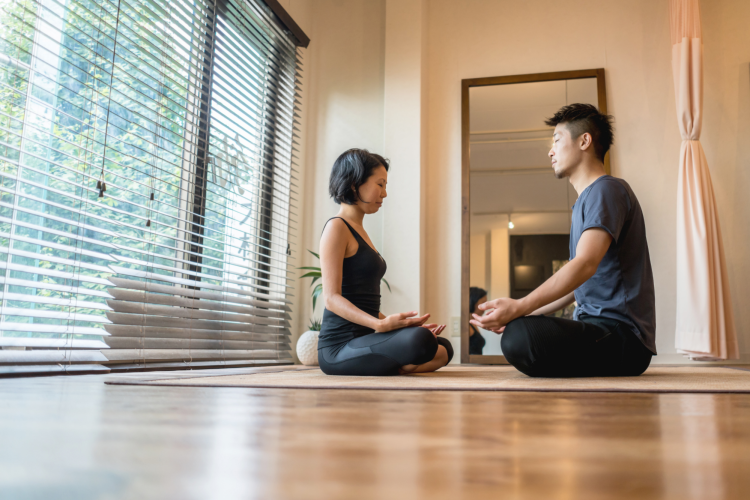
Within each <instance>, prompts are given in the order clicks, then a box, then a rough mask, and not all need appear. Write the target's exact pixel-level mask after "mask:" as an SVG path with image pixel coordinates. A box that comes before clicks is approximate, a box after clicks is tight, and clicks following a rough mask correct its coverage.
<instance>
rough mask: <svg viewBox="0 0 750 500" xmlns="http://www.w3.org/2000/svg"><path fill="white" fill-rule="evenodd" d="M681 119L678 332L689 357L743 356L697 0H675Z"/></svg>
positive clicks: (673, 29)
mask: <svg viewBox="0 0 750 500" xmlns="http://www.w3.org/2000/svg"><path fill="white" fill-rule="evenodd" d="M669 11H670V12H669V14H670V21H671V26H670V27H671V33H672V72H673V75H674V88H675V99H676V101H677V122H678V125H679V127H680V134H681V135H682V147H681V148H680V167H679V168H680V171H679V176H678V184H677V331H676V336H675V347H676V348H677V350H678V352H681V353H683V354H686V355H687V356H689V357H690V358H691V359H706V360H708V359H737V358H738V357H739V353H738V347H737V335H736V333H735V329H734V319H733V315H732V301H731V296H730V293H729V280H728V278H727V269H726V264H725V262H724V247H723V245H722V241H721V231H720V229H719V217H718V213H717V211H716V199H715V198H714V190H713V186H712V184H711V173H710V171H709V170H708V161H707V160H706V155H705V154H704V152H703V147H702V146H701V143H700V135H701V120H702V116H701V113H702V110H703V44H702V43H701V20H700V7H699V4H698V0H669Z"/></svg>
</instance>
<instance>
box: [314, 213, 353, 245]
mask: <svg viewBox="0 0 750 500" xmlns="http://www.w3.org/2000/svg"><path fill="white" fill-rule="evenodd" d="M351 237H352V234H351V230H350V228H349V226H348V224H347V223H346V221H344V219H342V218H341V217H331V218H330V219H328V221H326V223H325V226H323V233H322V234H321V238H334V239H337V240H338V239H343V240H349V238H351Z"/></svg>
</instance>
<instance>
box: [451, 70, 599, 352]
mask: <svg viewBox="0 0 750 500" xmlns="http://www.w3.org/2000/svg"><path fill="white" fill-rule="evenodd" d="M580 78H596V90H597V99H598V105H599V111H601V112H602V113H604V114H607V91H606V88H605V81H604V68H598V69H583V70H577V71H557V72H554V73H532V74H528V75H511V76H494V77H489V78H468V79H465V80H461V363H476V364H481V365H503V364H508V362H507V361H506V360H505V356H502V355H488V354H473V355H470V354H469V286H470V284H469V263H470V262H469V261H470V259H469V237H470V227H469V224H470V221H471V214H470V213H469V208H470V197H469V196H470V193H469V167H470V158H469V156H470V154H469V153H470V150H469V147H470V146H469V140H470V133H471V130H470V121H469V118H470V114H469V89H470V88H472V87H487V86H490V85H508V84H511V83H532V82H549V81H555V80H576V79H580ZM604 170H605V171H606V172H607V174H609V173H610V167H609V153H607V154H606V155H605V157H604Z"/></svg>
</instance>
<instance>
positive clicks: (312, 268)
mask: <svg viewBox="0 0 750 500" xmlns="http://www.w3.org/2000/svg"><path fill="white" fill-rule="evenodd" d="M297 269H309V270H310V271H320V268H319V267H298V268H297Z"/></svg>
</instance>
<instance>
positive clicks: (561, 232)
mask: <svg viewBox="0 0 750 500" xmlns="http://www.w3.org/2000/svg"><path fill="white" fill-rule="evenodd" d="M576 102H578V103H589V104H593V105H595V106H597V105H598V99H597V82H596V78H582V79H576V80H556V81H550V82H533V83H518V84H506V85H492V86H485V87H472V88H470V89H469V103H470V170H469V178H470V241H469V253H470V257H469V284H470V286H471V288H470V292H469V310H470V313H471V312H476V309H475V308H476V306H477V305H479V304H481V303H482V302H484V301H486V300H492V299H495V298H497V297H511V298H514V299H518V298H522V297H525V296H526V295H527V294H529V293H530V292H531V291H532V290H534V289H535V288H536V287H538V286H539V285H541V284H542V283H543V282H544V281H545V280H546V279H548V278H549V277H550V276H552V274H553V273H555V272H556V271H558V270H559V269H560V268H561V267H562V266H564V265H565V264H566V263H567V261H568V258H569V249H568V238H569V231H570V214H571V207H572V205H573V203H575V200H576V198H577V196H578V195H577V194H576V191H575V189H573V186H571V185H570V183H569V182H568V180H567V179H557V178H555V175H554V173H553V170H552V167H551V166H550V160H549V157H548V156H547V154H548V152H549V150H550V147H551V145H552V130H553V129H554V127H548V126H546V125H545V124H544V120H545V119H547V118H549V117H550V116H552V115H554V114H555V112H556V111H557V110H558V109H560V108H561V107H562V106H565V105H568V104H571V103H576ZM574 309H575V304H574V305H572V306H570V307H568V308H566V309H565V310H561V311H558V312H556V313H555V315H556V316H561V317H569V318H572V317H573V310H574ZM469 334H470V337H469V353H470V354H472V355H476V354H484V355H499V354H502V350H501V348H500V335H497V334H495V333H493V332H489V331H485V330H481V329H476V328H475V327H474V326H472V325H469Z"/></svg>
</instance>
